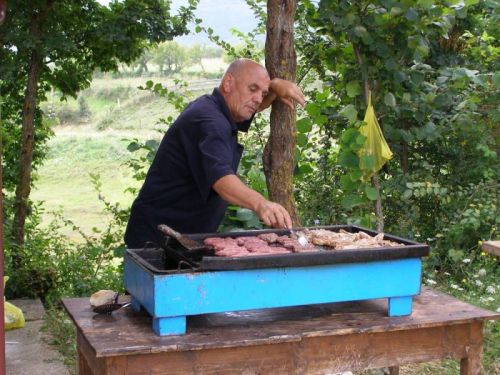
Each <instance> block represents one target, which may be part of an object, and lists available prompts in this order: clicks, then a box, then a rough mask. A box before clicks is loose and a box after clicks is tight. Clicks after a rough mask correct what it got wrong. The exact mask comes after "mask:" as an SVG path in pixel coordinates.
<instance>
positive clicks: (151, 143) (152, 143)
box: [146, 139, 160, 150]
mask: <svg viewBox="0 0 500 375" xmlns="http://www.w3.org/2000/svg"><path fill="white" fill-rule="evenodd" d="M146 147H149V148H150V149H153V150H158V147H160V143H158V141H157V140H156V139H150V140H148V141H147V142H146Z"/></svg>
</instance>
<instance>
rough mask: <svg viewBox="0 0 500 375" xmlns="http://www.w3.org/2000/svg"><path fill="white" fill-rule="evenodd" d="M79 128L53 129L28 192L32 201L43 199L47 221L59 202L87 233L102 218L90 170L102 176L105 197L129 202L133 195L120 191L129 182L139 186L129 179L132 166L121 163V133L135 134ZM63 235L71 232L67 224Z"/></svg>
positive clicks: (124, 155) (123, 158)
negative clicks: (51, 136) (53, 134)
mask: <svg viewBox="0 0 500 375" xmlns="http://www.w3.org/2000/svg"><path fill="white" fill-rule="evenodd" d="M83 128H84V127H78V128H76V129H75V128H73V129H72V131H67V130H66V131H64V130H62V129H56V136H55V137H54V138H53V139H52V140H51V141H50V142H49V147H50V152H49V155H48V158H47V160H46V162H45V164H44V165H43V166H42V167H41V168H40V169H39V171H38V175H39V180H38V181H37V183H36V185H35V188H34V189H33V191H32V194H31V197H32V199H33V200H34V201H43V202H44V203H43V206H44V208H45V213H44V218H46V219H47V220H46V221H47V223H48V220H50V219H51V218H52V215H51V212H53V211H59V210H60V209H61V207H62V210H63V216H64V217H65V218H67V219H71V220H73V221H74V222H75V223H76V224H77V225H78V226H80V227H81V228H82V229H83V230H84V231H85V232H86V233H90V232H91V230H92V227H93V226H96V227H98V228H101V227H103V226H104V225H105V223H106V217H105V216H103V214H102V209H103V203H102V202H101V201H100V200H99V199H98V194H97V192H96V191H95V189H94V187H93V185H92V183H91V178H90V176H89V174H90V173H93V174H99V175H100V176H101V182H102V193H103V195H104V197H106V198H107V200H109V201H111V202H113V203H115V202H118V203H120V204H121V205H125V206H127V205H130V204H131V202H132V200H133V197H132V196H131V195H130V194H125V193H124V191H125V189H126V188H128V187H130V186H133V187H138V185H139V183H138V182H137V181H134V180H133V179H132V177H131V176H132V173H131V171H130V170H129V168H127V167H126V166H124V162H125V161H127V160H128V158H129V152H128V151H127V150H126V147H127V144H128V142H126V141H124V140H123V138H125V137H131V136H136V134H127V133H99V132H92V131H91V130H89V128H88V127H87V128H86V131H85V129H83ZM148 134H149V133H146V135H148ZM65 234H69V235H71V233H70V230H69V229H67V232H66V233H65Z"/></svg>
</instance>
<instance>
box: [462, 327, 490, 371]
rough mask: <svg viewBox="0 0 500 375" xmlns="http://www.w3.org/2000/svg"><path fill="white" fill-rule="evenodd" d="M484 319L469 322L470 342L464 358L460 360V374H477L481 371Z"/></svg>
mask: <svg viewBox="0 0 500 375" xmlns="http://www.w3.org/2000/svg"><path fill="white" fill-rule="evenodd" d="M483 327H484V321H481V322H475V323H473V324H471V329H470V343H469V345H468V346H467V348H466V350H467V354H468V356H467V357H466V358H462V359H461V360H460V375H479V374H480V373H481V352H482V350H483Z"/></svg>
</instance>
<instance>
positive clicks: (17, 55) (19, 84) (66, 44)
mask: <svg viewBox="0 0 500 375" xmlns="http://www.w3.org/2000/svg"><path fill="white" fill-rule="evenodd" d="M196 5H197V1H196V0H190V2H189V6H188V7H181V10H180V13H179V14H178V15H176V16H170V14H169V3H166V2H163V1H157V0H130V1H125V2H111V3H110V4H109V8H107V7H105V6H103V5H101V4H99V3H98V2H97V1H94V0H88V1H80V2H74V1H57V2H54V4H53V6H50V5H49V3H47V2H45V1H35V2H32V3H31V4H30V7H29V9H27V8H26V4H25V3H23V2H12V3H11V4H9V17H7V18H6V20H5V23H4V24H3V25H2V27H1V28H0V41H1V48H0V60H1V61H2V64H0V95H2V97H3V99H2V116H1V121H2V133H3V134H2V135H3V136H5V138H3V139H5V140H6V141H4V143H3V152H4V153H5V159H4V162H5V163H6V164H5V169H4V176H5V182H6V183H5V184H4V188H5V189H8V190H12V189H13V188H14V186H15V185H16V184H17V182H16V181H15V178H16V176H17V175H18V168H19V165H18V161H19V152H20V151H19V150H20V144H19V142H20V140H21V139H22V137H21V136H20V133H21V129H20V128H21V123H22V111H21V110H22V106H23V103H24V95H25V91H26V86H27V77H28V72H29V69H30V64H31V61H32V60H31V56H32V53H33V52H35V51H36V53H37V54H39V55H41V56H42V59H43V60H42V61H43V62H42V67H41V69H40V72H39V75H38V76H37V77H36V79H37V80H38V92H37V94H36V105H37V108H36V111H35V119H34V124H35V131H36V136H35V140H36V142H35V151H34V156H33V160H34V161H33V165H32V168H33V170H36V166H37V165H38V164H39V163H40V162H41V160H42V159H43V154H44V152H45V142H46V141H47V139H48V138H49V136H50V134H51V133H50V130H49V129H47V128H46V127H45V126H44V125H45V124H44V123H43V122H42V112H41V111H40V108H39V104H40V103H41V102H42V101H44V100H45V99H46V93H47V92H48V91H50V90H51V89H57V90H59V91H60V92H61V93H62V95H63V98H65V97H66V96H72V97H75V98H76V94H77V93H78V91H80V90H82V89H84V88H86V87H88V86H89V84H90V81H91V79H92V74H93V72H94V70H95V69H96V68H100V69H101V71H103V72H106V71H112V70H117V69H118V63H119V62H124V63H131V62H132V61H134V60H135V59H137V58H138V57H139V56H140V55H141V53H142V52H143V50H144V49H145V47H146V45H147V43H158V42H161V41H165V40H167V39H172V38H173V37H174V36H176V35H180V34H184V33H186V32H187V29H186V25H187V23H188V22H189V20H190V19H191V17H192V12H193V10H194V9H195V7H196ZM35 16H36V17H35ZM45 17H46V18H45ZM35 19H37V20H38V19H40V20H41V25H40V27H39V28H38V29H36V28H31V27H30V23H31V22H32V20H35ZM32 78H33V79H35V77H32Z"/></svg>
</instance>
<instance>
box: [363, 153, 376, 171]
mask: <svg viewBox="0 0 500 375" xmlns="http://www.w3.org/2000/svg"><path fill="white" fill-rule="evenodd" d="M361 164H362V165H363V169H366V170H369V171H371V170H373V168H375V156H373V155H363V156H361Z"/></svg>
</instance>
